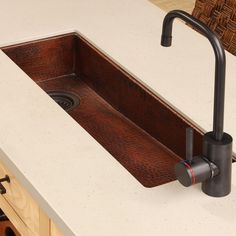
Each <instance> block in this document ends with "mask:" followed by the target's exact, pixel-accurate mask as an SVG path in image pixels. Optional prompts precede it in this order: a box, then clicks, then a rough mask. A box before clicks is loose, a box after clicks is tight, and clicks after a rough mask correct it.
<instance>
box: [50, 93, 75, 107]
mask: <svg viewBox="0 0 236 236" xmlns="http://www.w3.org/2000/svg"><path fill="white" fill-rule="evenodd" d="M47 94H48V95H49V96H50V97H51V98H52V99H53V100H54V101H55V102H56V103H57V104H58V105H59V106H60V107H61V108H63V109H64V110H65V111H69V110H71V109H72V108H74V107H76V106H77V105H79V98H78V97H76V96H75V95H74V94H72V93H68V92H62V91H50V92H47Z"/></svg>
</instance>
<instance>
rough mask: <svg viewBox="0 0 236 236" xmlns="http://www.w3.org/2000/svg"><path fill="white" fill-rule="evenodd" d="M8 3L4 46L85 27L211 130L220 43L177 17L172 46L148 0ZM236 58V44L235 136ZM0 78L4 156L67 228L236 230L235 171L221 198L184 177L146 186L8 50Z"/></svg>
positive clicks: (1, 37) (140, 232)
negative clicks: (163, 41)
mask: <svg viewBox="0 0 236 236" xmlns="http://www.w3.org/2000/svg"><path fill="white" fill-rule="evenodd" d="M0 4H1V8H0V11H1V14H0V22H1V23H0V32H1V34H0V46H5V45H11V44H13V43H17V42H23V41H29V40H32V39H37V38H44V37H47V36H52V35H57V34H61V33H66V32H72V31H77V32H79V33H80V34H82V35H83V36H84V37H85V38H87V39H89V41H90V42H92V43H93V44H94V45H96V46H97V47H98V48H100V49H101V50H102V51H103V52H105V53H106V54H107V55H109V56H110V57H111V58H113V59H114V60H115V61H116V62H117V63H119V64H120V65H121V66H123V67H124V68H125V69H126V70H128V71H129V72H131V73H132V74H133V75H134V76H135V77H136V78H137V79H139V80H140V81H142V82H143V83H144V84H146V85H147V86H148V87H149V88H150V89H152V90H153V91H155V92H156V93H157V94H158V95H159V96H161V97H163V98H164V99H165V100H166V101H168V102H169V103H170V104H172V106H174V107H176V108H177V109H178V110H179V111H181V112H182V113H183V114H185V115H186V117H188V118H190V119H191V120H192V121H194V122H195V123H196V124H197V125H198V126H199V127H201V128H202V129H203V130H211V125H212V107H213V83H214V55H213V52H212V49H211V47H210V45H209V43H208V42H207V40H206V39H204V38H203V37H202V36H200V35H199V34H198V33H196V32H194V31H192V30H191V29H189V28H188V27H186V26H185V25H184V24H182V23H180V22H177V21H176V22H175V23H174V32H173V36H174V39H173V46H172V47H171V48H162V47H161V46H160V34H161V23H162V19H163V17H164V13H163V12H162V11H161V10H160V9H158V8H157V7H155V6H153V5H152V4H150V3H149V2H148V1H146V0H120V1H116V0H100V1H94V0H93V1H92V0H69V1H68V0H67V1H65V0H61V1H56V0H47V1H46V0H44V1H36V0H35V1H32V0H22V1H16V0H15V1H3V0H1V1H0ZM235 65H236V61H235V58H234V57H233V56H232V55H230V54H229V53H227V78H226V81H227V86H226V114H225V129H226V131H227V132H229V133H230V134H231V135H232V136H233V137H236V126H235V125H234V121H235V119H236V103H234V97H235V95H236V81H235V77H236V69H235V68H236V67H235ZM0 78H1V80H0V101H1V105H0V107H1V116H0V133H1V135H0V147H1V149H2V150H3V152H4V153H5V154H3V153H2V155H0V156H1V159H2V161H4V163H5V164H6V165H7V166H8V167H9V168H10V169H11V170H12V171H13V172H14V173H15V174H16V176H17V177H18V179H19V180H20V182H21V183H22V184H23V185H24V186H25V187H26V188H27V189H28V191H29V192H30V193H31V194H32V195H33V196H34V197H35V198H36V199H37V201H38V202H39V204H40V206H41V207H42V208H43V209H44V210H45V211H46V212H47V213H48V215H49V216H50V217H51V218H52V219H53V220H54V221H55V222H56V223H57V224H58V226H59V227H60V229H61V230H62V231H63V232H64V233H65V235H81V236H90V235H97V236H108V235H114V236H116V235H117V236H118V235H119V236H121V235H122V236H123V235H136V236H146V235H148V236H152V235H153V236H154V235H163V236H169V235H176V236H180V235H181V236H187V235H192V236H195V235H200V234H205V233H206V231H207V232H209V233H211V234H214V235H215V236H222V235H225V236H227V235H229V236H231V235H233V234H234V232H235V227H234V225H235V223H236V214H235V212H236V211H235V210H236V204H235V202H236V180H235V179H236V173H235V171H234V172H233V186H232V194H231V195H229V196H228V197H225V198H220V199H214V198H210V197H208V196H206V195H204V194H203V193H202V192H201V191H200V189H199V186H194V187H191V188H188V189H185V188H183V187H182V186H180V185H179V184H178V183H177V182H173V183H170V184H166V185H163V186H159V187H156V188H152V189H147V188H144V187H143V186H141V185H140V184H139V183H138V182H137V181H136V180H135V179H134V178H133V177H132V176H131V175H130V174H129V173H128V172H127V171H126V170H125V169H124V168H123V167H122V166H121V165H120V164H119V163H118V162H117V161H116V160H115V159H114V158H113V157H112V156H111V155H110V154H109V153H108V152H107V151H106V150H104V148H103V147H101V146H100V145H99V144H98V143H97V142H96V141H95V140H94V139H93V138H92V137H91V136H90V135H89V134H88V133H87V132H86V131H85V130H83V129H82V128H81V127H80V125H78V124H77V123H76V122H75V121H74V120H73V119H72V118H71V117H70V116H69V115H67V114H66V113H65V112H64V111H63V110H62V109H60V108H59V107H58V106H57V105H56V104H55V103H54V102H53V101H51V99H50V98H49V97H48V96H47V95H46V94H45V93H44V92H43V91H42V90H41V89H40V88H39V87H38V86H37V85H36V84H35V83H34V82H33V81H32V80H31V79H30V78H29V77H28V76H27V75H26V74H25V73H24V72H23V71H21V70H20V69H19V68H18V67H17V66H16V65H15V64H14V63H13V62H12V61H11V60H10V59H9V58H8V57H7V56H6V55H5V54H4V53H2V52H1V51H0ZM234 144H235V143H234ZM234 146H235V145H234ZM234 150H235V149H234ZM235 168H236V167H235V166H233V169H234V170H235Z"/></svg>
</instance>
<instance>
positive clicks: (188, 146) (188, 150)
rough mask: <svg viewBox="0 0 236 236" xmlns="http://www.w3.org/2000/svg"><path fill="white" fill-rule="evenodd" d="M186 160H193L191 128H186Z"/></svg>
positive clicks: (190, 161)
mask: <svg viewBox="0 0 236 236" xmlns="http://www.w3.org/2000/svg"><path fill="white" fill-rule="evenodd" d="M186 160H187V161H188V162H189V164H191V163H192V161H193V129H192V128H191V127H188V128H186Z"/></svg>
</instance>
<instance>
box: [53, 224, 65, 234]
mask: <svg viewBox="0 0 236 236" xmlns="http://www.w3.org/2000/svg"><path fill="white" fill-rule="evenodd" d="M50 236H64V235H63V234H62V233H61V232H60V230H59V229H58V227H57V226H56V225H55V224H54V223H53V222H52V221H51V235H50Z"/></svg>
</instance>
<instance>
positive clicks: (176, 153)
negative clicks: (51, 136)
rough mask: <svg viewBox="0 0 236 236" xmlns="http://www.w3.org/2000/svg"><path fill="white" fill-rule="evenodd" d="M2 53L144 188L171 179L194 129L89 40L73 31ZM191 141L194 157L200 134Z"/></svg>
mask: <svg viewBox="0 0 236 236" xmlns="http://www.w3.org/2000/svg"><path fill="white" fill-rule="evenodd" d="M157 43H158V42H157ZM2 50H3V52H5V53H6V55H8V56H9V57H10V58H11V59H12V60H13V61H14V62H15V63H16V64H17V65H18V66H19V67H20V68H21V69H22V70H23V71H25V73H26V74H28V75H29V76H30V77H31V78H32V80H34V81H35V82H36V83H37V84H38V85H39V86H40V87H41V88H42V89H43V90H45V91H46V92H48V93H49V95H51V97H52V98H53V99H54V100H55V101H56V102H57V103H58V104H59V105H61V106H62V108H63V109H65V110H66V111H67V112H68V114H69V115H70V116H71V117H73V118H74V119H75V120H76V121H77V122H78V124H79V125H81V126H82V127H83V128H84V129H85V130H86V131H87V132H88V133H89V134H90V135H92V136H93V137H94V138H95V139H96V140H97V141H98V142H99V143H100V144H101V145H102V146H103V147H104V148H105V149H106V150H107V151H108V152H109V153H110V154H111V155H112V156H113V157H114V158H115V159H116V160H117V161H119V162H120V163H121V164H122V165H123V166H124V167H125V168H126V169H127V170H128V171H129V172H130V173H131V174H132V175H133V176H134V177H135V178H136V179H137V180H138V181H139V182H140V183H142V184H143V185H144V186H145V187H154V186H158V185H160V184H164V183H167V182H170V181H173V180H175V174H174V166H175V164H176V163H177V162H178V161H179V159H181V158H184V157H185V129H186V127H189V126H191V127H193V126H192V125H191V124H190V123H189V122H188V121H186V119H184V117H183V116H182V115H180V114H178V113H177V112H176V111H175V110H174V109H173V108H171V107H170V106H169V105H168V104H166V103H165V102H164V101H163V100H161V99H160V98H159V97H157V96H156V95H155V94H153V93H152V92H151V91H150V90H148V89H147V88H146V87H145V86H144V85H143V84H141V83H140V82H139V81H137V80H136V79H135V78H134V77H132V76H131V75H130V74H128V73H127V72H126V71H125V70H123V69H122V68H121V67H120V66H118V65H116V64H115V63H114V62H113V61H112V60H111V59H109V58H108V57H107V56H105V55H104V54H103V53H102V52H100V51H99V50H98V49H97V48H95V47H94V46H93V45H91V44H90V43H89V42H88V41H86V40H85V39H83V38H82V37H81V36H79V35H78V34H75V33H71V34H67V35H60V36H55V37H51V38H47V39H42V40H37V41H32V42H27V43H22V44H18V45H13V46H8V47H4V48H2ZM55 119H56V117H55ZM193 128H194V127H193ZM194 139H195V145H194V146H195V150H194V153H195V154H198V153H200V152H201V142H202V134H201V133H200V132H199V130H196V129H195V137H194ZM78 142H79V140H78ZM78 158H79V155H78Z"/></svg>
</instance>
